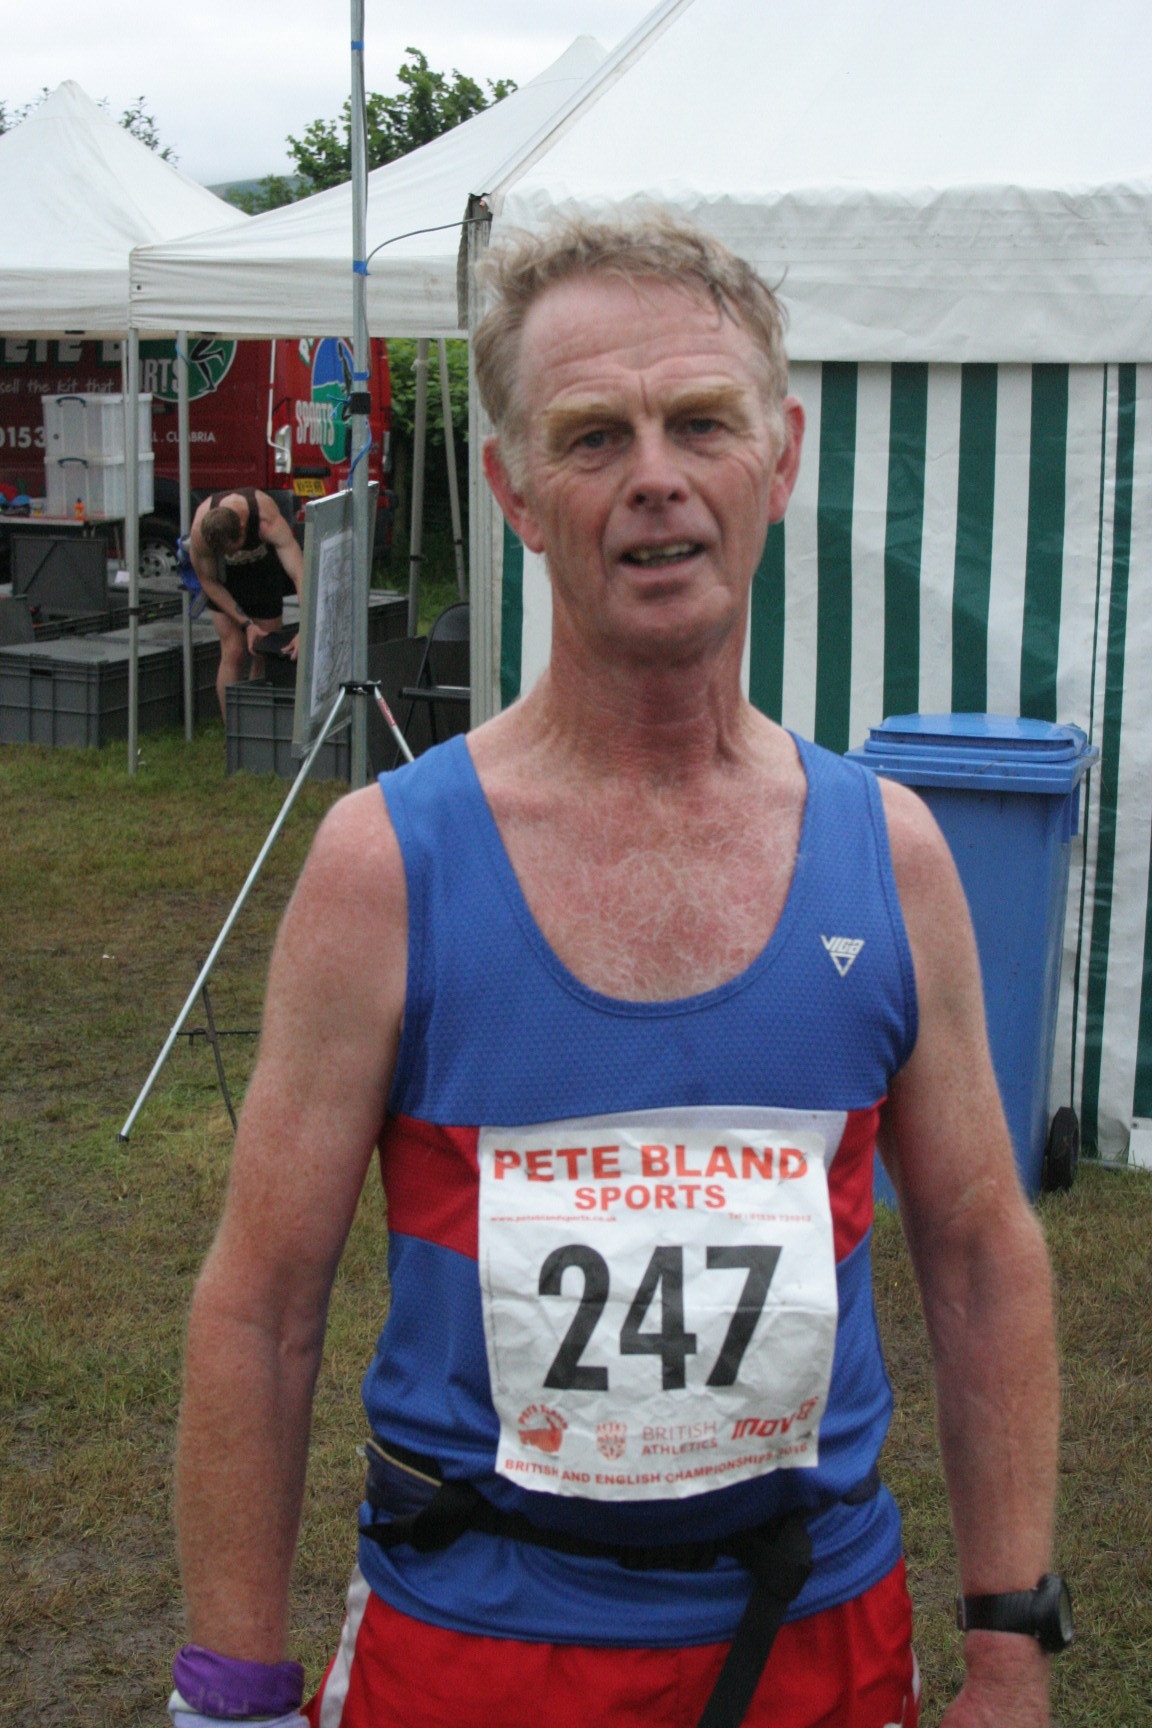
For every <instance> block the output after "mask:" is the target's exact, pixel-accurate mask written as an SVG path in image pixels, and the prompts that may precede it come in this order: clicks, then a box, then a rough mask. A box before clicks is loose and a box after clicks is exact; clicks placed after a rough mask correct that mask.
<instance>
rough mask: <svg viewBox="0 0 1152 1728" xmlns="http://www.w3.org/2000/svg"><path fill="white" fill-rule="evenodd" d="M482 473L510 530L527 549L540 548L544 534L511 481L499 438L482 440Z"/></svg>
mask: <svg viewBox="0 0 1152 1728" xmlns="http://www.w3.org/2000/svg"><path fill="white" fill-rule="evenodd" d="M484 474H485V478H486V479H487V481H488V484H489V486H491V488H492V491H493V494H494V495H495V498H496V502H497V504H499V506H500V508H501V510H502V511H503V512H504V518H505V521H506V522H507V523H508V526H509V527H510V528H511V529H512V531H513V533H515V534H518V535H519V536H520V538H521V540H523V542H524V544H525V546H527V548H528V550H529V552H543V550H544V537H543V535H542V534H541V532H540V528H539V524H538V523H537V521H536V517H535V515H534V513H533V511H532V506H531V505H530V504H529V502H528V499H527V498H526V496H525V495H524V493H523V492H521V491H519V490H518V489H517V487H516V486H514V485H513V483H512V476H511V474H510V473H509V471H508V464H507V463H506V462H505V460H504V455H503V452H502V451H501V449H500V440H499V438H488V439H486V440H485V443H484Z"/></svg>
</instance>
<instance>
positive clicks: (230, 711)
mask: <svg viewBox="0 0 1152 1728" xmlns="http://www.w3.org/2000/svg"><path fill="white" fill-rule="evenodd" d="M224 695H225V705H226V709H227V714H226V723H227V735H228V772H229V774H278V775H279V776H280V778H281V779H282V780H294V779H295V778H296V776H297V774H298V773H299V772H300V760H299V758H297V757H295V756H293V754H292V723H293V720H294V717H295V711H296V692H295V690H288V689H284V688H283V687H281V686H277V685H275V684H267V683H255V684H253V683H244V684H229V686H228V688H227V690H226V691H225V693H224ZM351 749H352V747H351V741H350V731H349V728H348V727H347V726H345V727H344V728H343V730H342V731H340V732H338V733H337V734H336V735H335V737H329V738H327V739H326V740H325V743H324V748H323V749H322V750H321V752H320V754H319V756H318V757H317V758H316V761H315V762H314V763H313V765H312V775H313V777H314V778H315V779H317V780H347V779H349V778H350V777H351V772H352V762H351Z"/></svg>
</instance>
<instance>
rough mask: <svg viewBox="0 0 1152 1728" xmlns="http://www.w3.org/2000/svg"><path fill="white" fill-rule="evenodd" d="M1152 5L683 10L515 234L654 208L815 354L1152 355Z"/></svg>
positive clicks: (540, 183)
mask: <svg viewBox="0 0 1152 1728" xmlns="http://www.w3.org/2000/svg"><path fill="white" fill-rule="evenodd" d="M1150 59H1152V10H1150V9H1149V8H1147V7H1143V8H1142V7H1137V6H1133V5H1131V4H1130V3H1128V0H1101V4H1099V5H1097V6H1093V7H1085V6H1083V5H1082V4H1081V3H1080V0H1015V3H1014V4H1013V5H1011V6H1004V5H1003V4H1002V0H963V4H962V5H953V6H946V5H941V4H927V5H926V4H925V3H924V0H825V3H824V4H822V5H821V6H819V7H811V6H808V7H804V6H786V5H781V4H779V3H777V0H766V3H764V4H757V5H750V4H749V3H748V0H665V4H663V5H661V6H658V7H657V8H656V10H655V12H654V13H653V14H652V15H651V16H650V17H649V19H648V20H647V21H646V22H645V23H644V24H643V25H641V26H640V28H639V29H638V30H637V31H636V32H635V33H634V35H633V36H632V37H631V38H630V39H629V41H628V42H627V43H625V44H623V45H622V47H621V49H620V50H619V51H618V52H617V53H616V54H615V55H613V56H612V58H611V60H610V61H609V62H608V63H607V64H606V66H605V67H604V68H603V69H602V72H601V75H600V77H599V78H598V79H597V80H596V82H595V85H594V87H592V88H590V89H589V90H588V91H587V92H586V94H585V95H584V98H583V100H582V101H581V102H580V103H579V104H578V106H577V107H576V109H575V111H574V112H572V113H571V114H569V115H568V116H567V117H566V118H565V119H564V120H563V122H562V123H561V124H560V125H559V126H557V127H556V128H554V130H553V132H552V134H551V135H550V136H549V137H547V138H546V139H544V140H542V141H541V142H540V143H539V144H538V146H537V148H536V149H535V150H534V151H532V152H531V153H529V154H528V156H527V157H526V158H525V157H521V159H520V160H519V161H518V162H516V163H514V164H511V165H509V166H510V171H508V172H506V173H505V175H504V177H503V180H502V182H501V184H500V185H498V186H484V187H481V186H476V187H474V188H473V190H475V191H488V192H492V193H494V194H495V197H494V200H493V202H494V207H495V209H496V211H497V217H498V221H497V227H499V218H500V217H501V216H503V217H505V218H507V219H509V220H511V221H514V222H517V223H534V222H538V221H540V220H541V219H542V218H543V217H545V216H546V215H547V214H548V213H549V212H551V211H555V210H561V211H563V210H572V209H583V210H587V209H590V208H592V209H595V208H605V207H610V206H618V205H621V204H624V203H627V202H629V201H630V200H633V199H637V198H641V199H642V198H651V199H658V200H661V201H664V202H667V203H670V204H673V205H675V206H676V207H677V208H678V209H680V210H682V211H684V212H685V214H687V215H690V216H692V217H693V218H695V219H697V220H699V221H701V222H703V223H704V224H705V225H706V226H707V227H708V228H710V229H711V230H712V231H713V232H714V233H716V234H717V235H718V236H719V237H720V238H721V239H723V240H724V241H725V242H726V243H727V244H728V245H730V246H731V247H732V248H733V250H734V251H736V252H738V253H740V254H741V255H742V256H744V257H746V258H748V259H750V260H751V261H752V262H753V263H755V264H756V265H757V267H758V268H759V269H761V270H762V271H763V273H764V274H765V275H766V276H767V277H768V278H769V279H770V280H780V279H783V294H784V298H785V299H786V301H787V304H788V308H789V312H790V316H791V329H790V339H789V348H790V351H791V353H792V355H793V357H794V358H796V359H801V360H808V359H819V360H834V359H850V360H858V361H859V360H879V361H892V360H928V361H932V360H949V361H968V360H988V361H997V362H1000V363H1003V362H1005V361H1010V360H1019V361H1036V360H1058V361H1061V362H1064V361H1073V362H1075V361H1104V360H1112V361H1118V360H1148V359H1152V295H1150V294H1149V292H1148V284H1149V281H1150V280H1152V103H1150V102H1149V100H1148V88H1147V67H1148V65H1149V62H1150Z"/></svg>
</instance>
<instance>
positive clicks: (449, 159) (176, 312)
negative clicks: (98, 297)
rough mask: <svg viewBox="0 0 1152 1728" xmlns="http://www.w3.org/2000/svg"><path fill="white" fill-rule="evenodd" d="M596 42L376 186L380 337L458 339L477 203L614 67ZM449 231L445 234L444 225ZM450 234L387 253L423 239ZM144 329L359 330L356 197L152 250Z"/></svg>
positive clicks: (374, 315)
mask: <svg viewBox="0 0 1152 1728" xmlns="http://www.w3.org/2000/svg"><path fill="white" fill-rule="evenodd" d="M604 57H605V56H604V50H603V48H601V46H600V45H599V43H598V42H595V41H594V40H593V39H592V38H591V37H589V36H581V37H578V38H577V40H576V41H575V42H573V43H572V45H571V47H570V48H568V50H567V51H566V52H565V53H564V54H562V55H561V57H560V58H559V60H557V61H555V63H554V64H553V65H551V66H550V67H548V68H547V70H546V71H544V72H541V73H540V75H539V76H538V77H536V78H533V79H532V80H531V82H530V83H527V84H525V85H523V86H522V87H521V88H520V89H519V90H516V91H513V93H512V94H511V95H510V96H506V97H505V98H504V100H503V101H502V102H497V103H495V104H494V105H493V106H492V107H491V108H486V109H484V110H483V111H482V112H481V113H479V114H476V115H474V116H473V117H472V119H471V120H466V121H465V122H464V123H463V124H462V125H460V126H457V127H455V128H454V130H453V131H451V132H446V133H444V134H443V136H441V137H439V138H434V139H433V140H432V142H431V143H430V144H425V145H424V146H423V147H422V148H421V149H419V150H414V151H413V152H412V153H411V154H410V155H408V156H404V157H402V158H401V159H400V160H399V161H397V162H390V163H387V164H386V165H385V166H384V167H383V168H376V169H374V170H373V171H372V173H371V174H369V176H368V221H367V250H368V253H369V266H368V324H369V328H370V329H371V330H372V332H373V333H374V334H378V335H381V336H450V335H453V334H455V333H456V331H458V329H459V328H460V319H459V313H458V308H457V284H456V261H457V255H458V251H459V246H460V233H461V227H460V225H461V220H462V218H463V216H464V211H465V208H466V205H467V202H468V198H469V195H470V194H471V193H473V192H479V191H483V189H484V188H485V186H486V185H487V184H488V182H489V181H490V180H491V178H492V177H493V175H494V173H495V171H496V170H497V169H498V168H499V167H500V165H501V163H503V162H504V161H506V160H507V158H508V157H509V156H510V155H511V154H512V153H513V152H515V151H517V150H519V149H520V148H521V147H522V146H523V145H524V143H525V142H526V141H527V140H529V139H531V138H532V137H534V136H535V135H536V134H537V133H538V132H539V130H540V128H541V127H542V126H543V125H544V124H545V123H546V122H547V121H548V120H549V119H550V118H551V116H552V115H553V114H554V113H555V112H556V111H557V110H558V109H559V108H561V107H563V106H564V105H566V104H567V103H568V101H569V100H570V99H571V97H572V96H573V95H574V94H575V93H576V92H577V91H578V90H580V89H581V88H582V87H583V85H584V84H585V82H586V81H587V79H588V78H589V76H590V75H591V74H592V73H593V72H594V71H595V70H596V68H597V66H599V65H600V64H601V62H602V61H603V60H604ZM444 224H447V226H446V227H444V226H442V225H444ZM429 228H440V229H441V231H440V232H438V233H420V234H415V235H413V237H412V238H410V239H403V240H400V241H399V242H398V243H396V244H390V245H388V246H386V247H384V249H383V250H381V251H378V252H376V253H375V256H374V257H373V256H371V254H372V253H373V251H374V249H375V248H376V247H377V246H379V245H380V242H381V241H383V240H391V239H392V238H393V237H394V236H397V235H404V234H409V233H411V231H412V230H413V229H429ZM132 321H133V323H134V324H135V325H137V326H138V327H139V328H140V329H142V330H143V329H151V330H175V329H184V328H187V329H192V330H213V331H216V332H218V333H219V334H221V335H228V336H310V335H316V334H317V333H318V332H326V331H327V332H333V333H339V332H345V331H349V330H351V328H352V188H351V185H350V184H345V185H343V186H334V187H332V188H331V189H330V190H329V191H327V192H318V193H316V194H315V195H314V196H313V197H311V198H304V199H302V200H301V201H300V202H299V203H297V204H288V205H285V206H284V207H283V208H282V209H279V210H270V211H268V212H267V213H266V214H264V215H262V216H255V217H253V218H252V220H251V221H250V222H249V223H247V224H246V225H245V227H244V228H243V229H236V230H229V231H227V232H222V233H219V234H213V235H209V236H199V237H197V239H196V240H195V241H194V242H193V243H191V244H187V245H186V244H184V243H179V244H166V245H161V246H149V247H147V248H145V249H144V250H142V251H140V252H137V253H136V254H135V255H134V257H133V260H132Z"/></svg>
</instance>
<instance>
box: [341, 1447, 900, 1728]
mask: <svg viewBox="0 0 1152 1728" xmlns="http://www.w3.org/2000/svg"><path fill="white" fill-rule="evenodd" d="M398 1477H402V1478H403V1482H404V1488H405V1489H406V1490H407V1491H406V1492H404V1491H403V1490H402V1498H403V1500H404V1502H405V1504H406V1505H407V1507H408V1509H407V1510H404V1511H400V1510H399V1509H398V1508H397V1510H395V1511H393V1508H394V1507H396V1496H395V1493H394V1491H393V1492H389V1491H388V1490H389V1488H391V1489H393V1490H394V1487H395V1483H396V1480H397V1478H398ZM879 1487H880V1478H879V1475H878V1473H877V1472H875V1471H873V1472H871V1473H870V1474H869V1475H868V1476H867V1477H866V1478H865V1479H864V1481H863V1482H861V1483H859V1484H857V1486H856V1487H855V1488H853V1489H851V1490H849V1492H848V1493H847V1494H846V1495H844V1496H843V1498H844V1499H845V1500H847V1501H849V1502H851V1503H859V1502H862V1501H865V1500H869V1499H871V1498H872V1496H873V1495H874V1494H876V1493H877V1492H878V1490H879ZM366 1498H367V1500H368V1504H369V1505H370V1506H371V1507H372V1508H373V1510H375V1511H382V1512H385V1513H388V1514H389V1518H388V1522H387V1523H384V1524H370V1525H368V1526H367V1527H366V1528H365V1529H363V1530H362V1532H361V1534H362V1535H365V1536H367V1537H369V1538H371V1540H372V1541H373V1542H378V1543H379V1544H380V1546H381V1547H382V1548H385V1549H388V1548H398V1547H401V1546H405V1545H407V1546H410V1547H412V1548H415V1549H416V1550H417V1552H418V1553H421V1554H428V1553H432V1552H434V1551H436V1550H439V1549H442V1548H448V1547H450V1546H451V1544H452V1543H453V1542H455V1541H456V1539H457V1538H458V1537H460V1536H463V1535H464V1534H465V1532H466V1531H469V1530H479V1531H482V1532H485V1533H486V1534H488V1535H492V1536H506V1537H510V1538H511V1539H512V1540H513V1541H516V1542H527V1543H529V1544H531V1545H532V1546H534V1547H538V1548H552V1549H555V1550H557V1551H558V1552H560V1553H562V1554H576V1555H580V1556H583V1557H584V1558H592V1559H607V1560H614V1561H616V1563H617V1564H618V1565H621V1566H624V1567H626V1568H627V1569H628V1570H630V1571H676V1572H702V1571H707V1570H708V1569H709V1568H710V1567H712V1566H714V1565H715V1563H716V1561H717V1560H718V1559H719V1558H720V1556H721V1555H727V1556H729V1557H730V1558H731V1559H733V1560H736V1561H737V1562H738V1563H739V1564H740V1565H741V1566H743V1567H744V1569H745V1570H746V1571H747V1572H749V1573H750V1574H751V1577H752V1589H751V1591H750V1593H749V1596H748V1602H747V1605H746V1606H745V1609H744V1613H743V1614H742V1615H741V1618H740V1623H739V1625H738V1626H737V1628H736V1632H735V1635H734V1637H733V1639H732V1644H731V1647H730V1649H729V1651H728V1655H727V1656H726V1657H725V1659H724V1665H723V1667H722V1668H721V1670H720V1673H719V1675H718V1676H717V1680H716V1684H715V1686H714V1687H713V1688H712V1692H711V1695H710V1697H709V1699H708V1702H707V1703H706V1704H705V1706H704V1713H703V1715H702V1716H701V1717H700V1721H699V1723H698V1724H697V1728H739V1724H740V1723H741V1722H742V1721H743V1720H744V1716H745V1714H746V1712H747V1710H748V1706H749V1704H750V1703H751V1701H752V1695H753V1693H754V1692H755V1691H756V1688H757V1686H758V1685H759V1683H760V1676H761V1675H762V1674H763V1672H764V1668H765V1664H766V1663H767V1661H768V1657H769V1654H770V1652H771V1649H772V1645H773V1642H774V1641H775V1638H776V1634H777V1632H778V1631H779V1630H780V1626H781V1624H782V1622H783V1619H784V1615H785V1613H786V1611H787V1608H788V1604H789V1603H790V1602H792V1601H793V1600H794V1599H795V1598H796V1597H797V1596H798V1595H799V1594H800V1592H801V1590H802V1589H803V1588H804V1585H805V1583H806V1582H807V1580H808V1576H809V1574H810V1572H811V1570H812V1539H811V1537H810V1536H809V1534H808V1518H809V1517H810V1516H811V1515H812V1511H811V1510H808V1511H799V1510H798V1511H795V1512H789V1513H787V1514H786V1515H785V1516H784V1517H782V1518H778V1519H776V1520H775V1521H774V1522H772V1523H770V1524H764V1525H761V1526H759V1527H758V1528H757V1529H755V1530H746V1531H742V1532H741V1533H740V1534H738V1535H736V1536H730V1537H726V1538H723V1539H721V1540H719V1541H715V1542H680V1543H665V1544H647V1543H645V1544H621V1543H609V1542H596V1541H593V1540H592V1539H591V1538H588V1537H583V1536H575V1535H570V1534H568V1533H567V1532H566V1531H558V1530H555V1531H554V1530H542V1529H540V1528H539V1526H538V1525H535V1524H533V1523H532V1522H531V1521H530V1520H529V1519H528V1518H526V1517H525V1515H524V1514H523V1513H522V1512H505V1511H502V1510H501V1509H500V1508H499V1507H497V1506H493V1505H492V1503H491V1502H490V1501H488V1500H485V1498H484V1496H483V1495H482V1494H481V1493H480V1492H479V1490H478V1489H476V1488H475V1487H473V1485H472V1484H471V1483H470V1482H459V1481H451V1482H445V1481H443V1480H442V1479H441V1476H440V1467H439V1465H438V1464H437V1463H436V1461H435V1460H434V1459H430V1458H425V1457H423V1456H421V1455H419V1454H417V1453H411V1452H408V1451H406V1450H405V1449H404V1448H402V1447H399V1446H396V1445H395V1444H393V1443H389V1444H388V1446H387V1447H386V1448H385V1447H384V1446H383V1445H381V1443H380V1442H379V1441H378V1440H375V1439H373V1440H372V1441H370V1442H369V1453H368V1485H367V1489H366ZM819 1510H823V1508H819Z"/></svg>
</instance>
